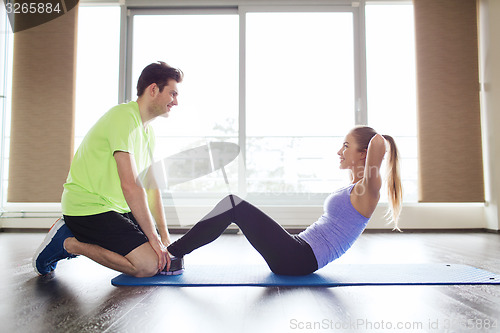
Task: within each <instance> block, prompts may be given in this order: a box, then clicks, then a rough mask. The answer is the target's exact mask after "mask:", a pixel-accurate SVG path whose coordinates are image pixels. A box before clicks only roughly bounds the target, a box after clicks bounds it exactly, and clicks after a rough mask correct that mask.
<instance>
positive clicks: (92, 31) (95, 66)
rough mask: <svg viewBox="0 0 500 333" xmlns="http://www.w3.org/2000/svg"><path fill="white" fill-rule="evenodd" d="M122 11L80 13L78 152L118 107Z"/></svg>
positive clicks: (83, 9) (87, 10)
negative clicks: (99, 122)
mask: <svg viewBox="0 0 500 333" xmlns="http://www.w3.org/2000/svg"><path fill="white" fill-rule="evenodd" d="M119 51H120V7H118V6H114V7H103V6H99V7H85V6H80V7H79V9H78V53H77V67H76V106H75V113H76V114H75V150H76V149H77V148H78V146H79V145H80V143H81V141H82V139H83V137H84V136H85V134H87V132H88V131H89V129H90V128H91V127H92V126H93V125H94V124H95V122H96V121H97V120H98V119H99V118H100V117H101V116H102V115H103V114H104V113H105V112H106V111H108V110H109V109H110V108H111V107H113V106H115V105H116V104H117V103H118V76H119V75H118V71H119V59H120V58H119Z"/></svg>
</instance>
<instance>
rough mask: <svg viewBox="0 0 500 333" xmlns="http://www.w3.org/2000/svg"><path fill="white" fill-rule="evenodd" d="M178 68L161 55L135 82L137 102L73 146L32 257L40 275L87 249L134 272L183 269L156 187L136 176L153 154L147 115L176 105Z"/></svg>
mask: <svg viewBox="0 0 500 333" xmlns="http://www.w3.org/2000/svg"><path fill="white" fill-rule="evenodd" d="M182 78H183V73H182V72H181V71H180V70H178V69H176V68H173V67H170V66H169V65H167V64H166V63H164V62H158V63H153V64H150V65H148V66H147V67H146V68H144V70H143V71H142V73H141V76H140V77H139V80H138V83H137V96H138V98H137V101H133V102H129V103H126V104H120V105H118V106H115V107H114V108H112V109H111V110H109V111H108V112H107V113H106V114H104V116H102V117H101V119H99V120H98V121H97V123H96V124H95V125H94V126H93V127H92V129H90V131H89V132H88V133H87V135H86V136H85V138H84V140H83V141H82V143H81V145H80V147H79V148H78V150H77V152H76V154H75V156H74V159H73V161H72V163H71V168H70V171H69V174H68V178H67V181H66V183H65V184H64V192H63V195H62V198H61V206H62V211H63V218H61V219H59V220H57V221H56V223H55V224H54V225H53V226H52V228H51V229H50V231H49V233H48V234H47V236H46V237H45V240H44V241H43V242H42V244H41V245H40V247H39V249H38V250H37V252H36V253H35V256H34V257H33V267H34V269H35V271H36V272H37V273H38V274H40V275H45V274H47V273H50V272H51V271H53V270H54V269H55V268H56V265H57V262H58V261H59V260H61V259H64V258H68V259H69V258H73V257H75V256H76V255H84V256H86V257H88V258H90V259H92V260H94V261H96V262H98V263H100V264H102V265H104V266H106V267H109V268H111V269H114V270H117V271H120V272H123V273H126V274H128V275H132V276H136V277H145V276H152V275H155V274H157V273H158V272H164V273H165V274H180V273H182V270H183V267H182V261H181V260H180V259H177V258H175V259H172V258H170V255H169V254H168V251H167V248H166V247H167V246H168V245H169V244H170V243H171V241H170V236H169V233H168V229H167V223H166V220H165V214H164V211H163V205H162V202H161V194H160V191H159V190H158V189H145V188H144V187H143V186H141V183H140V181H138V179H137V177H138V175H139V174H140V173H141V171H143V170H145V169H146V168H147V167H148V166H149V165H151V163H152V162H153V161H152V151H153V149H154V133H153V129H152V127H151V126H150V123H151V121H153V120H154V119H156V118H157V117H159V116H163V117H167V116H168V114H169V112H170V110H171V108H172V107H173V106H175V105H177V95H178V90H177V83H180V82H182Z"/></svg>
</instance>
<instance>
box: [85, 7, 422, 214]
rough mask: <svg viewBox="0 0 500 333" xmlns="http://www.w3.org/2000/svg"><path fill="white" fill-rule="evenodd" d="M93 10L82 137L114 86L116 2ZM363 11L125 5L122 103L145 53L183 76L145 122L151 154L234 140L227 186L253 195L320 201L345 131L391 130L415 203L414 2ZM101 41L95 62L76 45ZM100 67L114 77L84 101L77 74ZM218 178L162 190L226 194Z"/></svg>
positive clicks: (130, 95)
mask: <svg viewBox="0 0 500 333" xmlns="http://www.w3.org/2000/svg"><path fill="white" fill-rule="evenodd" d="M92 10H95V11H96V13H98V12H100V13H103V12H102V11H103V7H93V9H90V8H87V7H82V8H80V11H81V12H82V13H83V14H81V15H80V17H79V24H80V31H81V32H83V33H84V34H83V35H80V33H79V39H80V38H81V41H80V40H79V50H82V51H79V58H78V59H79V63H78V66H79V67H78V68H79V71H78V73H79V74H78V80H79V81H78V82H80V84H79V86H78V91H77V135H78V136H82V135H83V134H84V133H85V132H86V130H88V128H89V126H90V125H91V124H92V123H94V122H95V121H96V120H97V118H98V115H97V114H92V113H89V112H90V109H92V105H94V106H96V105H98V108H93V109H92V110H96V112H101V113H102V112H105V111H106V109H107V108H108V107H109V106H112V105H113V104H114V103H116V101H115V99H117V95H116V94H114V93H115V92H117V91H118V70H119V66H118V61H117V60H118V57H119V55H118V39H117V36H118V35H119V34H118V31H117V30H118V28H119V22H118V20H119V9H118V7H114V8H113V9H110V10H111V12H110V13H108V14H109V15H108V14H103V15H104V16H103V18H102V19H99V17H97V16H93V14H91V11H92ZM113 10H114V11H113ZM84 11H88V14H85V12H84ZM359 13H360V11H359V8H358V7H340V6H322V7H317V6H316V7H305V6H303V7H279V8H277V7H266V6H260V7H243V8H234V9H213V10H212V9H199V10H192V9H175V10H164V9H162V10H159V9H148V10H144V9H141V10H139V9H137V10H134V9H131V10H130V12H129V15H128V22H126V25H127V29H128V30H127V31H128V34H127V36H128V40H127V49H128V51H127V54H126V57H125V58H126V59H127V66H126V71H125V73H126V75H125V76H124V77H125V81H126V84H125V92H124V95H125V100H135V99H136V91H135V84H136V82H137V78H138V77H139V75H140V71H141V70H142V68H144V66H146V65H147V64H149V63H151V62H155V61H158V60H162V61H166V62H167V63H169V64H170V65H172V66H175V67H179V68H181V69H182V70H183V71H184V73H185V79H184V82H183V83H182V84H181V85H179V89H180V95H179V98H178V100H179V106H177V107H176V108H174V109H173V111H172V112H171V114H170V117H169V118H168V119H159V120H157V121H155V122H154V123H153V125H154V127H155V132H156V136H157V138H158V139H157V149H156V151H155V158H156V159H163V158H165V157H168V156H171V155H173V154H175V153H178V152H180V151H182V150H185V149H189V148H193V147H196V146H200V145H203V144H206V143H207V142H210V141H226V142H232V143H237V144H239V145H240V148H241V154H240V158H239V159H236V160H235V161H233V162H232V163H230V164H229V165H228V166H227V168H226V170H225V171H226V173H227V175H228V177H229V180H230V187H231V190H232V191H233V192H238V193H239V194H240V195H243V196H246V197H251V198H252V200H254V201H257V203H259V201H261V202H260V204H262V203H271V204H279V203H280V202H282V203H285V204H289V203H291V202H294V203H298V204H319V203H321V202H322V200H323V198H324V196H325V195H326V194H327V193H329V192H331V191H332V190H334V189H335V188H337V187H338V186H340V185H342V184H345V182H346V180H347V174H346V173H345V172H343V171H341V170H339V169H338V156H337V155H336V152H337V151H338V150H339V148H340V145H341V143H342V141H343V137H344V135H345V134H346V133H347V131H348V130H349V129H350V128H352V127H353V126H354V125H357V124H365V123H366V124H368V125H370V126H373V127H374V128H375V129H377V130H378V131H379V132H381V133H383V134H390V135H393V136H394V137H395V138H396V140H397V142H398V144H399V146H400V150H401V153H402V157H403V178H404V185H405V200H406V201H416V198H417V187H416V184H417V170H416V165H417V160H416V158H417V155H416V121H415V118H416V111H415V109H416V107H415V104H416V103H415V73H414V70H415V68H414V67H415V65H414V46H413V43H414V39H413V24H412V18H413V17H412V15H413V13H412V6H411V4H409V5H400V4H398V5H393V4H388V5H387V4H386V5H366V12H365V14H366V15H359ZM360 17H361V18H363V17H366V20H365V21H364V23H365V24H366V31H365V30H360V29H359V27H362V26H363V24H361V23H360V21H359V20H360ZM109 20H112V21H113V24H109ZM99 22H101V23H102V24H107V27H108V28H106V29H100V30H99V31H101V32H102V31H106V34H104V33H95V32H92V30H90V28H87V25H88V27H92V26H94V27H95V26H96V25H98V24H99ZM122 24H125V23H124V22H122ZM83 26H85V28H84V27H83ZM365 33H366V36H365ZM85 35H87V37H85ZM365 37H366V38H365ZM85 38H86V39H87V42H85ZM99 41H103V42H104V44H103V45H102V48H108V49H110V48H111V49H110V51H106V52H100V53H99V54H100V56H102V55H106V57H105V59H101V60H99V61H96V60H93V59H92V58H89V56H90V55H86V54H84V52H85V53H86V52H92V53H94V54H95V51H91V50H95V48H94V47H80V43H90V44H92V43H99ZM365 49H366V62H365ZM82 59H83V60H82ZM85 59H87V60H85ZM85 63H86V64H85ZM96 63H102V64H103V68H102V69H99V68H97V67H96ZM89 69H92V71H93V72H92V71H89ZM96 72H97V73H99V75H100V76H99V77H100V80H101V82H102V80H104V79H105V78H107V77H109V79H110V80H111V78H113V80H112V81H109V82H108V81H106V82H108V83H106V84H109V86H112V87H115V88H116V90H113V89H115V88H112V89H106V90H107V93H106V94H104V93H103V94H102V96H101V97H99V98H101V99H102V101H95V99H94V101H93V102H92V105H90V104H88V103H89V102H88V100H89V99H87V98H85V96H91V94H92V93H94V94H95V93H96V92H97V93H99V91H100V89H95V88H93V90H92V93H91V92H90V91H87V92H85V93H82V87H84V86H89V85H88V84H85V83H81V82H83V81H81V80H83V78H84V77H87V78H88V79H87V80H89V82H90V81H91V77H92V76H93V74H92V73H96ZM365 88H366V89H365ZM89 89H90V86H89ZM364 91H367V93H364ZM110 92H111V93H112V94H110ZM78 96H80V97H78ZM125 100H124V101H125ZM84 103H87V104H84ZM222 176H223V175H222V173H221V172H214V173H212V174H209V175H207V176H205V177H200V178H198V179H194V180H192V181H188V182H185V183H183V184H179V185H176V186H174V187H173V188H171V189H169V190H170V192H171V193H174V194H175V195H176V196H178V197H183V198H190V197H191V198H196V200H198V201H197V202H199V200H200V198H202V197H217V196H219V195H221V194H224V193H225V192H226V191H227V187H226V185H225V183H224V179H223V177H222ZM193 203H194V202H193Z"/></svg>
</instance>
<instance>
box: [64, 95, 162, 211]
mask: <svg viewBox="0 0 500 333" xmlns="http://www.w3.org/2000/svg"><path fill="white" fill-rule="evenodd" d="M153 149H154V133H153V129H152V128H151V126H148V127H147V128H146V129H144V126H143V123H142V120H141V115H140V113H139V105H138V104H137V102H129V103H127V104H120V105H117V106H115V107H113V108H112V109H111V110H109V111H108V112H107V113H106V114H104V115H103V116H102V117H101V119H99V121H98V122H97V123H96V124H95V125H94V126H93V127H92V128H91V129H90V131H89V132H88V133H87V135H86V136H85V138H84V139H83V141H82V143H81V145H80V147H79V148H78V150H77V152H76V154H75V156H74V158H73V161H72V163H71V168H70V171H69V175H68V178H67V180H66V184H64V192H63V195H62V199H61V206H62V212H63V214H64V215H69V216H86V215H94V214H100V213H104V212H108V211H115V212H118V213H121V214H123V213H128V212H130V208H129V207H128V205H127V202H126V201H125V197H124V195H123V192H122V189H121V182H120V178H119V176H118V169H117V166H116V160H115V158H114V156H113V154H114V153H115V152H116V151H123V152H128V153H130V154H132V155H133V157H134V160H135V164H136V169H137V172H138V173H139V174H140V173H141V171H143V170H144V169H145V168H147V167H148V166H149V165H150V164H151V162H152V159H151V157H152V152H153Z"/></svg>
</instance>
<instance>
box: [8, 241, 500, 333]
mask: <svg viewBox="0 0 500 333" xmlns="http://www.w3.org/2000/svg"><path fill="white" fill-rule="evenodd" d="M43 237H44V234H43V233H11V232H7V233H0V253H1V255H0V264H1V265H0V267H2V272H1V274H0V332H16V333H17V332H232V333H239V332H273V333H274V332H333V331H344V332H387V331H392V332H400V331H401V332H500V285H489V286H488V285H479V286H362V287H337V288H290V287H288V288H282V287H279V288H264V287H194V288H177V287H113V286H112V285H111V284H110V280H111V279H112V278H113V277H115V276H116V275H117V273H116V272H114V271H111V270H109V269H107V268H104V267H101V266H99V265H98V264H96V263H94V262H92V261H90V260H88V259H86V258H84V257H79V258H76V259H72V260H64V261H63V262H60V264H59V265H58V267H57V270H56V272H55V273H54V274H52V275H50V276H46V277H38V276H37V275H36V274H35V273H34V272H33V269H32V266H31V256H32V254H33V252H34V251H35V249H36V248H37V247H38V245H39V244H40V242H41V241H42V239H43ZM177 237H178V236H175V235H174V238H177ZM214 260H217V261H219V262H220V261H224V262H225V263H227V264H228V265H232V264H239V265H241V264H256V263H262V264H264V262H263V261H262V259H261V258H260V257H259V256H258V254H257V253H256V252H255V251H254V250H253V249H252V248H251V247H250V246H249V245H248V244H247V242H246V240H245V238H244V237H243V236H241V235H223V236H222V237H221V238H220V239H219V240H217V241H216V242H214V243H212V244H210V245H208V246H206V247H205V248H203V249H200V250H198V251H195V252H194V253H192V254H191V255H189V256H188V257H186V266H187V268H188V269H189V265H190V264H196V263H202V262H203V263H206V262H211V261H214ZM443 262H446V263H457V264H467V265H472V266H476V267H479V268H482V269H486V270H489V271H492V272H494V273H497V274H500V235H499V234H491V233H451V234H445V233H438V234H433V233H402V234H400V233H380V234H378V233H368V234H363V235H362V237H361V239H360V240H359V241H358V242H357V243H356V244H355V245H354V247H353V248H352V249H351V250H349V251H348V252H347V253H346V255H345V256H344V257H342V258H341V259H339V260H338V261H337V262H336V263H333V264H334V265H335V264H346V263H372V264H376V263H443ZM360 273H361V274H362V272H360ZM398 328H402V329H398Z"/></svg>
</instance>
